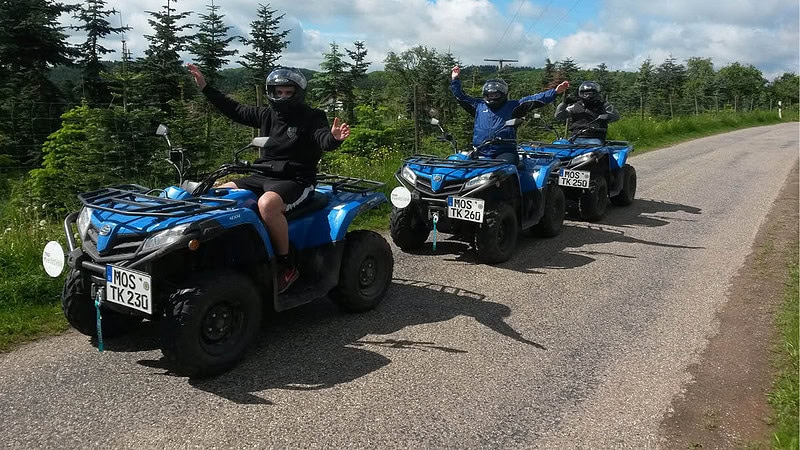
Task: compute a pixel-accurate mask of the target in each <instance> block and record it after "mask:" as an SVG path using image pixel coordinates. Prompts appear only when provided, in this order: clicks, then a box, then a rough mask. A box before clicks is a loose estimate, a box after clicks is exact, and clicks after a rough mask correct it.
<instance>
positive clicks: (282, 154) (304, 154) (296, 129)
mask: <svg viewBox="0 0 800 450" xmlns="http://www.w3.org/2000/svg"><path fill="white" fill-rule="evenodd" d="M189 72H190V73H191V74H192V76H193V77H194V80H195V83H197V86H198V87H199V88H200V89H201V90H202V92H203V94H204V95H205V96H206V98H207V99H208V101H209V102H210V103H211V104H212V105H214V106H216V107H217V108H218V109H219V110H220V111H221V112H222V113H223V114H224V115H225V116H227V117H228V118H230V119H231V120H233V121H235V122H238V123H240V124H242V125H247V126H249V127H253V128H258V129H259V135H260V136H269V140H268V141H267V144H266V146H265V147H264V148H263V149H262V151H261V154H260V155H259V158H258V159H257V160H256V161H255V163H256V164H258V163H264V162H270V161H271V162H275V164H274V167H283V168H284V169H285V170H284V172H283V173H282V174H270V175H269V176H267V175H261V174H256V175H250V176H248V177H244V178H240V179H237V180H234V181H231V182H228V183H225V184H223V185H221V186H220V187H226V188H240V189H249V190H251V191H253V192H254V193H255V194H256V195H257V196H258V212H259V214H260V216H261V219H262V220H263V221H264V225H265V226H266V228H267V232H268V233H269V236H270V239H271V240H272V244H273V247H274V249H275V254H276V255H277V257H278V262H279V263H280V266H281V270H280V273H279V274H278V292H283V291H285V290H286V289H287V288H288V287H289V285H290V284H291V283H293V282H294V281H295V280H296V279H297V278H298V277H299V272H298V270H297V268H296V267H295V265H294V264H293V263H292V262H291V261H290V258H289V225H288V223H287V221H286V217H285V216H284V212H286V211H289V210H291V209H293V208H296V207H297V206H299V205H300V204H302V203H303V202H304V201H305V200H307V199H308V198H310V195H311V193H312V192H313V190H314V183H315V181H316V174H317V164H319V160H320V158H321V157H322V152H323V151H331V150H335V149H337V148H338V147H339V145H341V143H342V141H343V140H345V139H346V138H347V137H348V136H349V135H350V127H349V126H348V125H347V124H346V123H343V122H341V123H340V122H339V118H338V117H337V118H334V120H333V126H332V127H329V126H328V118H327V116H326V115H325V112H324V111H322V110H319V109H316V108H312V107H310V106H308V105H307V104H306V103H305V93H306V87H307V85H308V83H307V82H306V79H305V77H304V76H303V74H302V73H300V72H299V71H297V70H294V69H288V68H279V69H275V70H273V71H272V72H271V73H270V74H269V76H267V81H266V85H267V98H268V99H269V103H270V107H264V106H248V105H242V104H240V103H239V102H237V101H236V100H234V99H232V98H230V97H228V96H226V95H224V94H223V93H221V92H220V91H218V90H216V89H214V88H213V87H211V86H208V85H207V84H206V81H205V78H204V77H203V74H202V73H201V72H200V69H198V68H197V66H195V65H193V64H189Z"/></svg>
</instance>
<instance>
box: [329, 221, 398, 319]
mask: <svg viewBox="0 0 800 450" xmlns="http://www.w3.org/2000/svg"><path fill="white" fill-rule="evenodd" d="M393 271H394V257H393V255H392V249H391V247H389V243H388V242H386V239H384V238H383V236H381V235H380V234H378V233H375V232H373V231H366V230H358V231H351V232H349V233H347V237H346V243H345V248H344V254H343V255H342V265H341V269H340V271H339V285H338V286H336V287H335V288H333V290H331V292H330V294H329V296H330V298H331V300H333V302H334V303H336V304H337V305H338V306H339V307H340V308H342V309H344V310H345V311H349V312H364V311H369V310H371V309H373V308H375V307H376V306H377V305H378V303H380V301H381V300H382V299H383V297H384V295H386V290H387V289H389V284H390V283H391V281H392V273H393Z"/></svg>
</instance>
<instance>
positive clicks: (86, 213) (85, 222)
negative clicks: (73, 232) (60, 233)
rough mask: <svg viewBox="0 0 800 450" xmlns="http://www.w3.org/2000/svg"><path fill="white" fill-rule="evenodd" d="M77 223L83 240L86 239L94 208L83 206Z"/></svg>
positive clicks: (79, 234)
mask: <svg viewBox="0 0 800 450" xmlns="http://www.w3.org/2000/svg"><path fill="white" fill-rule="evenodd" d="M75 223H76V224H77V225H78V236H80V238H81V240H82V241H83V240H85V238H86V232H87V231H89V225H91V224H92V208H81V212H80V214H78V220H77V221H76V222H75Z"/></svg>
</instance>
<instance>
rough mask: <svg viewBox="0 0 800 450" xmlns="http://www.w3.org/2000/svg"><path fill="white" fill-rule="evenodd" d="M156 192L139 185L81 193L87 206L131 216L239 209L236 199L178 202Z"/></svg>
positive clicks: (190, 213)
mask: <svg viewBox="0 0 800 450" xmlns="http://www.w3.org/2000/svg"><path fill="white" fill-rule="evenodd" d="M151 192H156V191H154V190H152V189H149V188H146V187H144V186H139V185H138V184H125V185H120V186H114V187H108V188H102V189H98V190H96V191H91V192H85V193H83V194H78V199H79V200H80V201H81V203H83V205H84V206H87V207H89V208H94V209H98V210H101V211H109V212H113V213H117V214H123V215H128V216H152V217H183V216H189V215H193V214H200V213H204V212H208V211H214V210H217V209H223V208H227V207H231V206H236V200H230V199H223V198H212V197H195V198H190V199H184V200H176V199H172V198H166V197H158V196H155V195H152V194H151Z"/></svg>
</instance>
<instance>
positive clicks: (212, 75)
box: [191, 0, 238, 85]
mask: <svg viewBox="0 0 800 450" xmlns="http://www.w3.org/2000/svg"><path fill="white" fill-rule="evenodd" d="M207 8H208V11H209V13H208V14H200V18H201V19H202V22H200V26H199V32H198V33H197V35H196V36H195V43H194V44H192V45H191V52H192V53H193V54H194V55H195V56H197V65H198V66H199V67H200V69H201V70H202V71H203V75H204V76H205V79H206V81H207V82H208V83H209V84H211V85H215V84H216V81H217V80H218V79H219V78H220V74H219V71H220V70H221V69H222V67H223V66H225V65H226V64H227V63H228V61H229V60H228V57H229V56H234V55H236V54H237V53H238V50H232V49H229V48H228V47H229V46H230V43H231V41H233V40H234V39H237V38H238V36H228V30H230V29H231V28H232V27H230V26H226V25H225V23H224V22H223V21H222V18H223V17H225V16H224V15H220V14H217V10H218V9H219V6H215V5H214V2H213V0H212V2H211V4H210V5H208V6H207Z"/></svg>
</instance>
